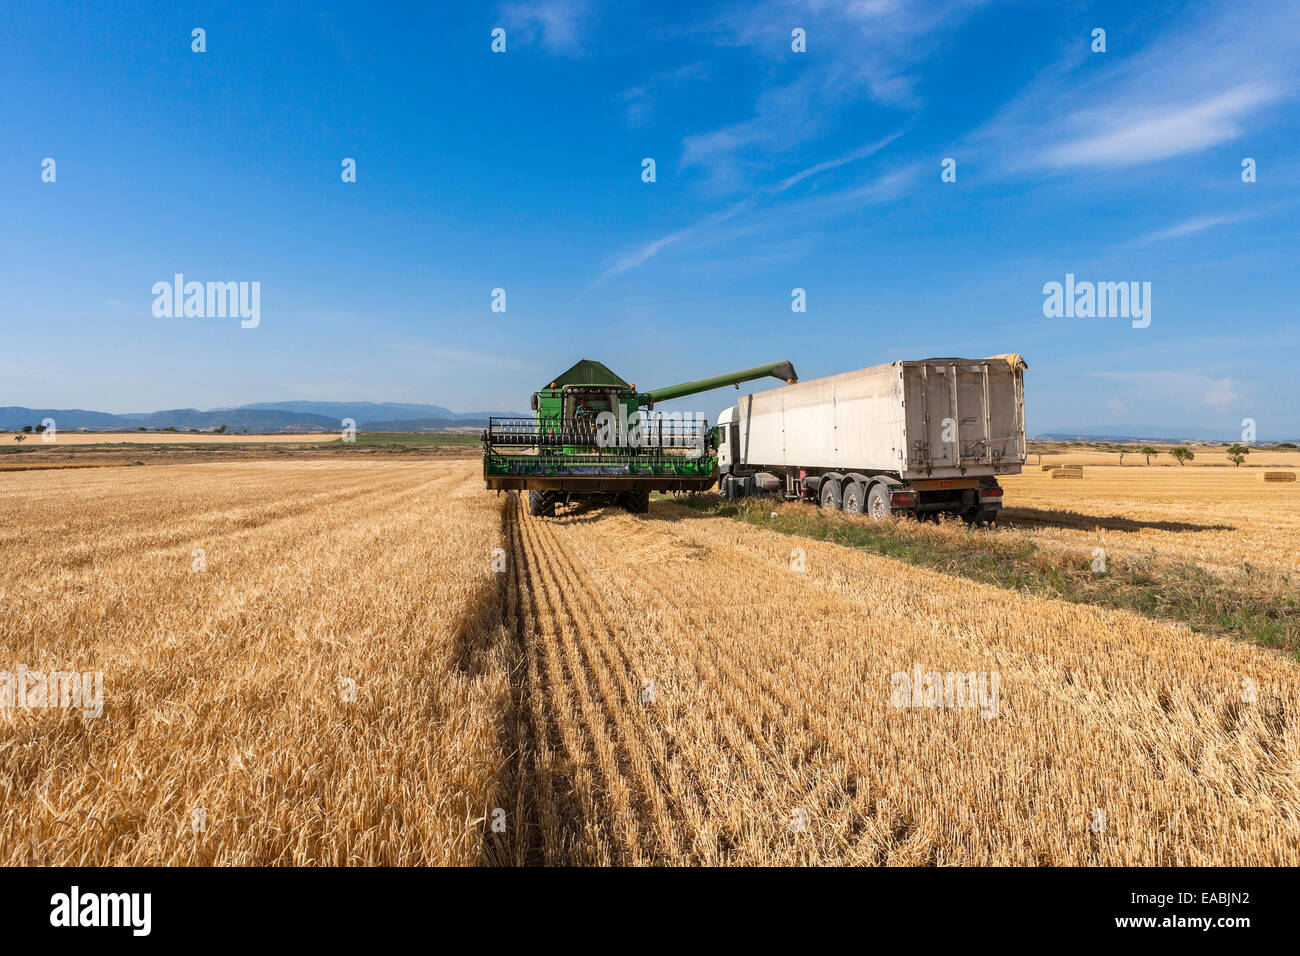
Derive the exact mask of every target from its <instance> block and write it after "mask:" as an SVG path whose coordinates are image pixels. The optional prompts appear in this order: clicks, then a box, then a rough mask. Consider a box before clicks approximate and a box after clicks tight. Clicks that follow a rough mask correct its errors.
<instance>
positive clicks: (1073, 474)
mask: <svg viewBox="0 0 1300 956" xmlns="http://www.w3.org/2000/svg"><path fill="white" fill-rule="evenodd" d="M1052 477H1053V478H1082V477H1083V465H1058V466H1057V467H1056V468H1053V469H1052Z"/></svg>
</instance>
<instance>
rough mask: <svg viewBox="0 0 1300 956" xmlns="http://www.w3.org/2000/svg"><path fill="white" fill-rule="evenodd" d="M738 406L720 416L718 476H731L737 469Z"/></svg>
mask: <svg viewBox="0 0 1300 956" xmlns="http://www.w3.org/2000/svg"><path fill="white" fill-rule="evenodd" d="M735 422H736V406H734V405H733V406H731V408H726V409H723V410H722V412H720V413H719V415H718V474H719V475H729V474H731V472H732V471H733V470H734V469H735V467H736V458H737V455H736V424H735Z"/></svg>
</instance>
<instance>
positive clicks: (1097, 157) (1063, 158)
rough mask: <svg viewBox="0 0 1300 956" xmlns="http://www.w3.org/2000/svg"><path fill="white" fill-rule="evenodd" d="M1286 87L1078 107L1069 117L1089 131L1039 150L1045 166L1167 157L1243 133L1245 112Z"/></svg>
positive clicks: (1255, 86)
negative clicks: (1190, 99) (1132, 105)
mask: <svg viewBox="0 0 1300 956" xmlns="http://www.w3.org/2000/svg"><path fill="white" fill-rule="evenodd" d="M1281 96H1282V91H1281V90H1280V89H1279V88H1277V87H1274V86H1271V85H1269V84H1264V83H1253V84H1244V85H1242V86H1238V87H1236V88H1235V89H1232V90H1229V91H1228V92H1226V93H1222V94H1220V95H1218V96H1213V97H1210V98H1209V99H1205V100H1202V101H1199V102H1195V103H1191V104H1187V105H1184V104H1178V105H1175V106H1172V107H1169V108H1165V109H1148V108H1140V109H1137V110H1134V111H1132V112H1127V113H1120V114H1118V115H1116V114H1115V113H1113V112H1111V111H1109V110H1104V111H1094V110H1089V111H1087V112H1081V113H1076V114H1075V115H1074V116H1072V117H1071V118H1070V123H1071V124H1072V125H1076V126H1083V127H1087V128H1088V132H1086V133H1084V134H1083V135H1081V136H1078V137H1076V138H1074V139H1072V140H1070V141H1069V142H1067V143H1064V144H1062V145H1060V146H1056V147H1052V148H1050V149H1046V150H1044V151H1043V152H1041V153H1040V154H1039V156H1038V162H1039V163H1040V164H1041V165H1044V166H1052V167H1056V168H1066V167H1070V166H1118V165H1125V164H1130V163H1144V162H1150V161H1152V160H1157V159H1168V158H1169V157H1170V156H1178V155H1180V154H1182V153H1188V152H1192V151H1195V150H1200V149H1205V148H1206V147H1209V146H1214V145H1216V144H1218V143H1222V142H1224V141H1226V140H1229V139H1236V138H1237V137H1238V136H1240V135H1241V132H1242V124H1243V122H1244V120H1245V119H1246V117H1248V116H1249V115H1250V114H1252V113H1254V112H1255V111H1257V110H1259V109H1261V108H1262V107H1264V106H1267V105H1269V104H1271V103H1275V102H1276V101H1277V100H1279V99H1280V98H1281Z"/></svg>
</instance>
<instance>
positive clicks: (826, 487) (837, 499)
mask: <svg viewBox="0 0 1300 956" xmlns="http://www.w3.org/2000/svg"><path fill="white" fill-rule="evenodd" d="M819 500H820V501H821V506H822V507H823V508H825V509H826V510H827V511H839V510H840V505H841V503H842V502H841V496H840V483H839V482H838V481H836V480H835V479H834V478H827V479H826V480H825V481H823V482H822V490H821V494H820V495H819Z"/></svg>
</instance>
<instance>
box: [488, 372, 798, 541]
mask: <svg viewBox="0 0 1300 956" xmlns="http://www.w3.org/2000/svg"><path fill="white" fill-rule="evenodd" d="M768 376H771V377H773V378H776V379H779V380H780V381H782V382H785V383H787V384H792V383H795V382H797V381H798V376H796V375H795V371H794V366H793V365H791V364H790V363H789V362H788V361H783V362H774V363H771V364H769V365H760V366H757V367H755V368H748V369H742V370H740V371H738V372H729V373H727V374H725V375H715V376H713V377H712V378H705V379H698V380H696V381H692V382H683V383H681V384H680V385H669V386H665V387H663V388H653V389H650V390H649V391H641V390H639V389H638V388H637V387H636V385H635V384H633V383H630V382H628V381H626V380H625V379H623V378H622V377H621V376H619V375H618V374H616V373H615V372H613V371H612V370H611V369H610V368H609V367H608V366H606V365H604V364H603V363H601V362H597V361H594V360H592V359H582V360H581V361H579V362H577V363H576V364H574V365H573V366H572V367H571V368H569V369H567V370H565V371H564V372H563V373H561V374H560V375H557V376H556V377H555V378H554V379H552V380H551V381H550V382H549V383H548V384H546V385H544V386H542V387H541V388H539V389H538V390H537V391H536V392H534V393H533V397H532V411H533V417H531V418H505V417H492V418H490V419H489V420H488V427H487V429H486V430H485V431H484V432H483V436H482V437H483V480H484V484H485V485H486V487H487V488H489V489H495V490H497V491H515V492H520V493H523V492H527V494H528V511H529V513H530V514H532V515H535V516H543V517H550V516H553V515H554V514H555V508H556V506H557V505H558V504H560V503H561V502H566V503H567V502H573V501H584V500H585V501H596V502H601V503H607V504H614V505H621V506H622V507H623V508H625V509H626V510H628V511H630V512H632V513H634V514H644V513H645V512H647V511H649V510H650V494H651V492H655V491H673V492H676V491H704V490H706V489H709V488H712V487H714V486H715V485H716V484H717V481H718V458H717V455H716V454H715V449H714V447H713V445H712V443H711V441H710V438H711V435H712V430H711V429H710V428H709V423H708V422H707V421H706V420H705V419H704V418H703V417H702V416H697V415H687V416H683V415H682V414H680V413H668V414H663V413H662V412H656V409H655V405H656V404H657V403H661V402H666V401H670V400H672V399H675V398H683V397H685V396H687V395H697V394H699V393H700V392H706V391H709V390H711V389H715V388H723V387H725V386H728V385H733V386H736V387H737V388H739V386H740V385H741V384H742V383H744V382H752V381H755V380H756V379H760V378H766V377H768Z"/></svg>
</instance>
